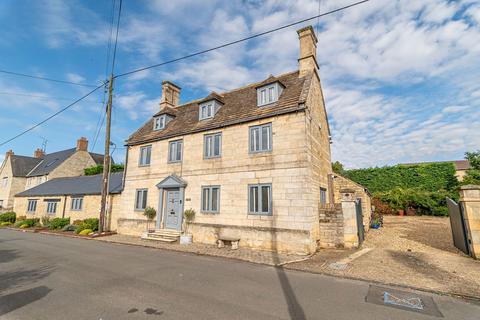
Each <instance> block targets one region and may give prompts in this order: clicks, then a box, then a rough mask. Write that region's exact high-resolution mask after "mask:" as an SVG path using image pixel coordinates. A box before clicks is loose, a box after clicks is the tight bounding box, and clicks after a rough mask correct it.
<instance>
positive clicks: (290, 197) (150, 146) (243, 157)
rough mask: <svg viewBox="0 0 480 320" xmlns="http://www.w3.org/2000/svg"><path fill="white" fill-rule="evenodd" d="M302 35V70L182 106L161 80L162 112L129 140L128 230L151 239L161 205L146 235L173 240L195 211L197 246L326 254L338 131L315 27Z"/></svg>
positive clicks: (121, 213) (122, 216)
mask: <svg viewBox="0 0 480 320" xmlns="http://www.w3.org/2000/svg"><path fill="white" fill-rule="evenodd" d="M297 33H298V36H299V41H300V56H299V59H298V64H299V69H298V70H297V71H294V72H290V73H286V74H282V75H278V76H273V75H271V76H269V77H268V78H266V79H265V80H263V81H260V82H257V83H253V84H249V85H246V86H244V87H241V88H238V89H235V90H231V91H227V92H223V93H216V92H212V93H210V94H209V95H208V96H206V97H204V98H201V99H197V100H194V101H190V102H187V103H183V104H180V94H181V88H180V87H179V86H177V85H175V84H173V83H171V82H168V81H164V82H163V83H162V98H161V101H160V108H159V111H158V112H157V113H156V114H154V115H153V116H152V117H151V118H150V119H148V121H147V122H146V123H145V124H144V125H143V126H142V127H141V128H139V129H138V130H137V131H136V132H134V133H133V134H132V135H131V136H130V137H129V138H128V140H127V141H126V146H127V156H126V172H125V181H124V190H123V193H122V197H121V199H120V203H119V206H118V211H117V210H116V211H114V215H115V218H116V219H117V222H118V229H117V231H118V232H119V233H124V234H131V235H141V234H142V233H144V232H145V230H146V223H147V220H146V219H145V218H144V217H143V211H144V209H145V208H146V207H153V208H155V209H156V211H157V217H156V228H155V229H156V231H155V232H150V233H149V234H148V235H147V237H149V236H151V237H155V238H156V239H160V240H168V239H170V238H171V237H172V235H173V236H175V237H176V236H178V235H179V234H180V232H181V231H182V219H183V212H184V210H186V209H189V208H192V209H194V210H195V212H196V215H195V219H194V222H193V223H192V224H191V225H190V226H189V231H190V232H191V233H192V235H193V241H194V242H200V243H207V244H214V243H216V241H217V240H218V239H220V238H230V239H239V240H240V241H239V244H240V247H249V248H257V249H267V250H274V251H281V252H296V253H312V252H314V251H315V250H316V249H317V247H318V245H319V243H321V240H322V239H321V237H322V236H323V234H321V232H320V223H319V209H320V208H322V207H323V206H324V205H325V203H327V202H333V199H334V196H333V194H332V192H333V187H332V182H331V178H329V177H331V174H332V166H331V158H330V130H329V124H328V119H327V114H326V110H325V105H324V98H323V93H322V88H321V83H320V77H319V72H318V64H317V61H316V45H317V38H316V36H315V33H314V31H313V28H312V27H306V28H303V29H300V30H298V31H297ZM163 237H164V238H163Z"/></svg>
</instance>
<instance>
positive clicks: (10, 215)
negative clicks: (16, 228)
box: [0, 211, 17, 223]
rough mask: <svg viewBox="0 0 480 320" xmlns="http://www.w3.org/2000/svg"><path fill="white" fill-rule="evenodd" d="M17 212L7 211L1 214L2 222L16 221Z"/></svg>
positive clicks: (0, 220)
mask: <svg viewBox="0 0 480 320" xmlns="http://www.w3.org/2000/svg"><path fill="white" fill-rule="evenodd" d="M16 217H17V215H16V213H15V212H13V211H10V212H5V213H3V214H0V222H10V223H14V222H15V220H16Z"/></svg>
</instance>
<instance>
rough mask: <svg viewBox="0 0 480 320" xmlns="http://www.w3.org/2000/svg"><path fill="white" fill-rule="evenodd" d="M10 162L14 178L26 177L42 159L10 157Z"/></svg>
mask: <svg viewBox="0 0 480 320" xmlns="http://www.w3.org/2000/svg"><path fill="white" fill-rule="evenodd" d="M10 161H11V165H12V172H13V176H14V177H26V176H27V174H28V173H29V172H30V171H32V169H33V168H35V167H36V166H37V165H38V164H39V163H40V162H42V159H38V158H33V157H26V156H17V155H15V154H14V155H11V156H10Z"/></svg>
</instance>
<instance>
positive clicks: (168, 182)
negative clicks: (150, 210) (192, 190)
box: [156, 174, 187, 231]
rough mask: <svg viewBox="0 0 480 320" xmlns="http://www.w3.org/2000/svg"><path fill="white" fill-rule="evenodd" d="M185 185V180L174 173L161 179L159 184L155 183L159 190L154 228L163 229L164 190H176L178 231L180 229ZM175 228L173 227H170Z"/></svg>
mask: <svg viewBox="0 0 480 320" xmlns="http://www.w3.org/2000/svg"><path fill="white" fill-rule="evenodd" d="M186 187H187V182H186V181H185V180H183V179H182V178H180V177H179V176H177V175H176V174H172V175H170V176H168V177H166V178H165V179H163V180H162V181H161V182H160V183H159V184H157V188H158V190H159V197H158V210H157V223H156V229H157V230H160V229H165V223H164V221H165V212H166V210H165V207H166V199H165V198H166V192H165V191H173V190H178V191H179V192H180V225H179V227H178V229H176V230H178V231H182V225H183V211H184V207H185V188H186ZM172 230H175V229H172Z"/></svg>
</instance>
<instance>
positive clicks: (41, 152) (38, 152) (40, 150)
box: [33, 148, 45, 158]
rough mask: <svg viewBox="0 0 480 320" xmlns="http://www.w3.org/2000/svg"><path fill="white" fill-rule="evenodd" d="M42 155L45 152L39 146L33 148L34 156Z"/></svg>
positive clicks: (40, 156) (41, 156)
mask: <svg viewBox="0 0 480 320" xmlns="http://www.w3.org/2000/svg"><path fill="white" fill-rule="evenodd" d="M44 155H45V152H44V151H43V150H42V149H40V148H37V150H35V152H34V153H33V157H34V158H43V156H44Z"/></svg>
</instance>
